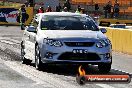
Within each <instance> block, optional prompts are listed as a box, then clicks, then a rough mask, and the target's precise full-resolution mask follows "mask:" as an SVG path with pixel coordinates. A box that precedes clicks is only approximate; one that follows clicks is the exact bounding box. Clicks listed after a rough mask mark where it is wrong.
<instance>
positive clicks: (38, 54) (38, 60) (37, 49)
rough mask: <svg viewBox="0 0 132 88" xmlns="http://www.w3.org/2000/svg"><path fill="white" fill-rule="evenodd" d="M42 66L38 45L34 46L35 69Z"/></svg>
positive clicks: (39, 68) (40, 68)
mask: <svg viewBox="0 0 132 88" xmlns="http://www.w3.org/2000/svg"><path fill="white" fill-rule="evenodd" d="M42 67H43V63H42V61H41V57H40V51H39V47H38V46H36V47H35V68H36V69H37V70H42Z"/></svg>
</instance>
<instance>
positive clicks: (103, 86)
mask: <svg viewBox="0 0 132 88" xmlns="http://www.w3.org/2000/svg"><path fill="white" fill-rule="evenodd" d="M95 85H97V86H100V87H102V88H115V87H112V86H110V85H107V84H95Z"/></svg>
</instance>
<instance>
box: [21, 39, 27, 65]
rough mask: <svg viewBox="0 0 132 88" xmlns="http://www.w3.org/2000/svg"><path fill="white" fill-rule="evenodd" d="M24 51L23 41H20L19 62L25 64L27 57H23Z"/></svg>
mask: <svg viewBox="0 0 132 88" xmlns="http://www.w3.org/2000/svg"><path fill="white" fill-rule="evenodd" d="M24 55H25V52H24V44H23V41H22V42H21V63H22V64H26V63H27V59H26V58H25V57H24Z"/></svg>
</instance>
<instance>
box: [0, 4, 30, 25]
mask: <svg viewBox="0 0 132 88" xmlns="http://www.w3.org/2000/svg"><path fill="white" fill-rule="evenodd" d="M18 12H19V8H12V7H3V6H0V25H6V24H7V25H19V24H20V23H19V20H20V16H19V15H18ZM26 13H27V15H26V22H25V24H26V25H28V24H29V23H30V22H31V20H32V18H33V8H32V7H27V8H26Z"/></svg>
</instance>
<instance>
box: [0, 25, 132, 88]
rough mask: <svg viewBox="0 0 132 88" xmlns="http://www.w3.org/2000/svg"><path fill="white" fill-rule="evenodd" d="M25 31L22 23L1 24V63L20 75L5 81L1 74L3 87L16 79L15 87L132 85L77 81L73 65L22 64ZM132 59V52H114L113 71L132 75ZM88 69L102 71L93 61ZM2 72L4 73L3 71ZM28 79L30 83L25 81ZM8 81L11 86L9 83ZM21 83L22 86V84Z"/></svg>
mask: <svg viewBox="0 0 132 88" xmlns="http://www.w3.org/2000/svg"><path fill="white" fill-rule="evenodd" d="M22 33H23V31H21V30H20V28H19V27H14V26H12V27H4V26H1V27H0V62H1V63H0V66H1V68H2V69H3V68H8V69H7V70H5V73H9V74H10V75H12V74H14V73H15V74H16V75H17V76H16V77H14V76H12V77H13V78H14V79H16V80H17V81H16V80H15V81H14V82H12V81H11V80H10V79H9V78H7V80H6V81H5V80H4V76H3V78H0V85H1V86H3V87H2V88H10V85H11V84H12V83H13V84H14V86H13V87H12V88H18V87H19V88H29V87H30V88H72V87H73V88H81V87H82V88H132V82H131V83H129V84H86V85H84V86H80V85H78V84H77V83H76V74H77V69H76V68H74V67H73V66H72V67H69V66H60V65H50V66H49V67H47V68H45V69H43V70H42V71H38V70H36V69H35V67H34V62H31V63H28V64H27V65H25V64H21V62H20V61H21V60H20V42H21V40H22ZM131 63H132V55H126V54H121V53H116V52H113V65H112V70H111V71H110V73H109V74H129V75H131V77H132V69H131V67H132V64H131ZM2 66H4V67H2ZM8 70H9V71H8ZM86 73H87V74H100V73H99V72H98V70H97V67H96V66H91V65H89V66H88V68H87V69H86ZM1 74H4V73H2V71H0V75H1ZM6 77H7V76H5V78H6ZM19 77H20V78H22V79H19ZM25 80H27V81H26V82H27V83H26V82H24V83H22V81H25ZM7 81H8V86H6V85H5V84H6V82H7ZM28 81H29V82H28ZM19 84H21V86H18V85H19ZM22 85H24V86H22Z"/></svg>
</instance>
